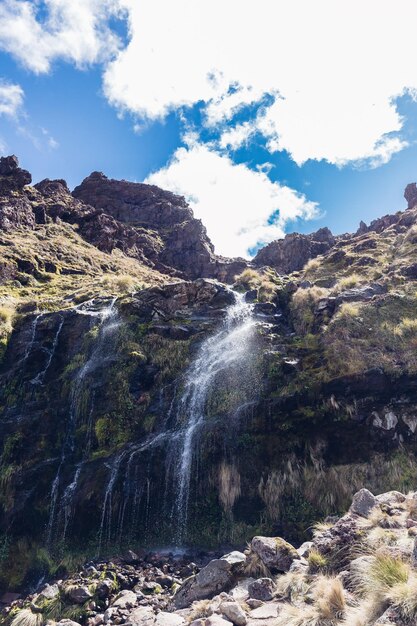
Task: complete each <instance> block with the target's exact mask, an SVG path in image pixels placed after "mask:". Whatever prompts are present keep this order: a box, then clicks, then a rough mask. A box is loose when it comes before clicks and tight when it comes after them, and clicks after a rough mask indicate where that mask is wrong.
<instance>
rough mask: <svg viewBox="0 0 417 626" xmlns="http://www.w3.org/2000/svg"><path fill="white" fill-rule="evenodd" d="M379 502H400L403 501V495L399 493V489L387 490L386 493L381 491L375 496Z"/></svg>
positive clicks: (390, 503)
mask: <svg viewBox="0 0 417 626" xmlns="http://www.w3.org/2000/svg"><path fill="white" fill-rule="evenodd" d="M375 497H376V499H377V501H378V502H379V504H389V505H390V506H393V505H394V504H401V503H402V502H405V499H406V497H405V495H404V494H403V493H400V492H399V491H387V492H386V493H381V494H379V495H378V496H375Z"/></svg>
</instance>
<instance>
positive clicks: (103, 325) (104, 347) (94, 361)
mask: <svg viewBox="0 0 417 626" xmlns="http://www.w3.org/2000/svg"><path fill="white" fill-rule="evenodd" d="M115 302H116V298H113V299H112V300H111V302H110V304H108V305H107V306H105V307H104V308H103V307H102V303H101V302H99V303H98V304H97V303H96V302H95V301H94V300H91V301H89V302H85V303H83V304H81V305H78V306H76V307H74V311H75V312H76V313H77V314H81V315H88V316H90V317H91V318H95V319H98V320H99V332H98V336H97V339H96V341H95V344H94V348H93V350H92V352H91V354H90V356H89V358H88V359H87V361H86V362H85V363H84V365H83V366H82V367H81V368H80V369H79V370H78V372H77V374H76V376H75V378H74V379H73V381H72V384H71V392H70V407H69V413H68V420H67V426H66V432H65V438H64V442H63V445H62V448H61V459H60V463H59V465H58V470H57V473H56V475H55V478H54V480H53V483H52V486H51V493H50V503H51V504H50V509H49V521H48V526H47V543H48V545H51V544H52V543H53V540H54V537H55V535H56V530H57V529H56V525H57V523H58V521H59V518H60V516H61V517H63V534H62V540H65V535H66V532H67V528H68V524H69V522H70V520H71V517H72V512H73V501H74V497H75V494H76V491H77V487H78V482H79V479H80V475H81V471H82V468H83V465H84V463H85V462H86V460H87V458H88V454H89V451H90V446H91V440H90V438H91V428H92V411H93V401H94V394H93V395H92V401H91V406H90V409H89V413H88V429H87V440H86V444H85V446H84V450H83V452H82V459H81V461H80V462H79V463H78V464H77V465H76V467H75V471H74V475H73V478H72V480H71V481H70V483H69V484H68V485H67V487H66V488H65V490H64V492H63V494H62V496H61V499H60V505H61V506H60V509H59V511H57V504H58V500H59V494H60V487H61V482H62V473H63V470H64V468H65V464H66V461H67V458H68V457H69V456H71V455H72V454H73V453H74V445H75V441H74V434H75V429H76V426H77V424H78V422H79V421H80V419H82V418H83V417H84V415H83V414H82V413H83V410H82V402H81V400H80V399H81V398H82V392H83V390H84V389H85V386H86V384H87V379H88V376H91V375H92V374H94V371H95V370H96V369H97V368H98V367H100V366H102V365H103V363H104V362H105V361H106V359H107V358H108V350H109V339H110V337H111V336H112V335H113V333H114V332H115V330H116V329H117V328H118V326H119V320H118V319H117V310H116V309H115V307H114V305H115ZM100 307H101V308H100ZM62 323H63V322H61V325H60V327H61V328H62ZM59 332H60V329H59ZM59 332H58V334H59ZM49 364H50V363H49ZM47 367H49V365H47Z"/></svg>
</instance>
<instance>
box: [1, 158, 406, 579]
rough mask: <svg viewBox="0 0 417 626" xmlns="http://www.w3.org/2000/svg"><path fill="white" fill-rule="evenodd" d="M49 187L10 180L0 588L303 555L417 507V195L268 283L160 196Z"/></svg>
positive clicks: (11, 166) (269, 261) (261, 263)
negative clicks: (381, 507)
mask: <svg viewBox="0 0 417 626" xmlns="http://www.w3.org/2000/svg"><path fill="white" fill-rule="evenodd" d="M29 183H30V175H29V174H28V173H27V172H25V171H24V170H21V169H19V168H18V164H17V162H16V159H15V158H13V157H9V158H7V159H2V160H1V161H0V225H1V233H0V238H1V243H2V247H1V250H2V256H1V265H0V299H1V301H0V305H1V309H0V322H1V327H0V333H1V340H2V345H3V350H2V359H1V364H0V411H1V417H0V440H1V443H2V449H1V457H0V483H1V486H2V489H1V494H0V504H1V516H0V532H1V545H2V550H1V555H2V556H1V559H2V560H1V563H0V581H1V585H2V587H4V588H10V589H18V588H21V587H22V586H23V587H24V586H27V585H29V584H31V583H33V582H36V580H37V579H38V578H40V577H41V576H42V575H43V574H44V573H45V572H46V571H51V570H54V568H56V567H61V569H62V568H65V567H66V568H70V567H71V565H70V564H71V559H73V558H74V555H76V554H79V555H81V557H83V556H86V555H94V554H96V555H97V554H98V553H100V554H102V555H103V554H110V553H115V552H116V553H117V552H118V551H120V550H122V549H124V548H126V547H137V546H139V545H147V546H156V545H159V546H160V545H172V544H177V545H178V544H179V543H181V544H182V545H194V546H196V545H204V546H214V547H218V545H219V544H222V543H223V544H224V543H227V544H232V545H242V544H243V542H244V541H245V540H247V539H248V538H250V537H251V536H253V535H254V534H269V533H275V534H282V535H283V536H286V537H287V538H288V539H290V540H291V541H300V540H302V539H303V538H304V537H305V533H306V530H307V529H308V527H309V526H310V525H311V524H312V523H313V522H314V521H316V520H318V519H320V518H324V517H326V516H327V515H329V514H337V513H342V512H343V511H344V510H345V509H346V508H347V506H349V503H350V500H351V497H352V495H353V493H354V492H355V491H357V490H358V489H360V488H362V487H364V486H366V487H367V488H369V489H371V490H372V491H374V492H383V491H388V490H391V489H399V490H402V491H404V490H405V491H407V490H408V489H413V488H415V484H416V482H417V462H416V457H415V453H416V436H417V435H416V431H417V418H416V415H417V376H416V367H417V359H416V348H417V283H416V281H417V272H416V267H417V250H416V245H415V244H416V241H417V234H416V233H417V207H416V206H415V203H414V201H413V197H414V198H415V194H414V195H413V190H414V191H415V187H413V186H411V187H409V188H408V192H407V195H408V202H409V205H410V206H409V208H408V209H407V210H406V211H404V212H400V213H397V214H395V215H392V216H387V217H384V218H381V220H376V221H375V222H373V223H372V224H371V225H370V226H369V227H367V226H365V225H364V224H362V225H361V227H360V229H359V231H358V232H357V233H355V234H352V235H343V236H338V237H333V235H331V233H330V234H329V231H325V232H324V235H323V232H322V233H321V234H319V235H317V234H314V235H311V236H303V235H297V236H292V237H291V236H290V237H289V238H288V239H287V240H286V243H285V240H284V242H282V241H281V242H275V243H274V244H270V246H267V247H266V248H265V250H267V251H268V252H267V254H266V253H265V255H262V251H261V252H260V253H258V255H257V258H256V259H255V260H254V262H253V263H251V264H248V263H247V262H245V261H242V260H233V259H222V258H219V257H216V256H215V255H214V253H213V250H212V247H211V244H210V242H209V240H208V239H207V235H206V233H205V230H204V228H203V227H202V226H201V224H200V223H199V222H198V221H197V220H194V218H193V216H192V212H191V210H190V209H189V208H188V207H187V206H186V204H185V203H184V200H183V199H181V198H178V197H177V196H173V194H170V193H168V192H164V191H162V190H158V189H157V188H155V187H150V186H147V185H141V184H137V183H127V182H126V181H112V180H109V179H107V178H106V177H105V176H103V175H102V174H97V173H93V174H92V175H91V176H90V177H88V178H87V179H86V180H85V181H84V182H83V183H82V184H81V185H80V187H78V188H77V190H75V191H74V195H72V194H71V193H70V192H69V190H68V188H67V186H66V184H65V183H64V182H63V181H42V182H41V183H39V184H38V185H36V186H35V187H30V186H29ZM322 235H323V236H324V239H325V240H326V241H325V245H324V247H323V246H321V247H320V246H318V247H317V245H316V244H317V243H320V241H321V240H323V236H322ZM292 242H295V244H294V246H292ZM300 242H301V243H300ZM303 242H304V243H303ZM306 242H307V243H306ZM321 243H323V241H321ZM283 250H284V252H285V254H284V252H283ZM299 250H302V255H301V257H300V258H298V260H297V255H298V251H299ZM277 251H278V252H277ZM318 252H319V253H320V254H317V253H318ZM275 254H276V255H277V256H274V255H275ZM312 256H314V257H315V258H314V259H313V258H312ZM282 259H286V263H287V269H286V271H288V272H290V273H285V272H284V269H283V267H282V266H281V265H280V263H282ZM300 265H301V269H298V270H296V269H294V268H295V267H300ZM219 278H220V279H222V280H224V281H227V282H228V283H229V285H230V284H232V286H233V288H234V291H231V289H230V286H229V285H224V284H222V283H220V282H218V279H219ZM213 279H217V280H213ZM245 293H246V295H244V294H245Z"/></svg>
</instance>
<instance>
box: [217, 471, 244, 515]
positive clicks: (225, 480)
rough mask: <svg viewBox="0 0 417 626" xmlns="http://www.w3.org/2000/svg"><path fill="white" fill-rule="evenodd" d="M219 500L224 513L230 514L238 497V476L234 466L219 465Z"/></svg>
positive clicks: (239, 490)
mask: <svg viewBox="0 0 417 626" xmlns="http://www.w3.org/2000/svg"><path fill="white" fill-rule="evenodd" d="M218 481H219V499H220V502H221V504H222V506H223V509H224V511H225V512H226V513H229V514H230V513H231V511H232V509H233V505H234V504H235V502H236V500H237V499H238V498H239V497H240V494H241V488H240V474H239V472H238V471H237V469H236V467H234V465H229V464H228V463H225V462H223V463H221V464H220V466H219V471H218Z"/></svg>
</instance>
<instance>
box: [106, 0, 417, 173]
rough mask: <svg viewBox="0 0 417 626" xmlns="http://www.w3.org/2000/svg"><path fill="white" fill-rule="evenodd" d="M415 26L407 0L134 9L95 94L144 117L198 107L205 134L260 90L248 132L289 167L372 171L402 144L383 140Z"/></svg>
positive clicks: (187, 3) (156, 3)
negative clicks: (285, 157)
mask: <svg viewBox="0 0 417 626" xmlns="http://www.w3.org/2000/svg"><path fill="white" fill-rule="evenodd" d="M416 18H417V5H416V3H415V1H414V0H398V2H397V3H396V4H395V6H394V5H393V3H392V2H391V1H390V0H378V1H377V0H369V2H363V1H362V0H340V2H334V0H315V1H314V2H311V0H292V2H284V1H277V0H257V1H256V2H255V0H228V2H226V3H225V2H224V1H223V0H210V1H208V0H204V1H201V2H193V1H192V0H170V1H169V2H166V1H164V0H141V2H136V3H135V2H132V3H131V4H130V8H129V26H130V35H131V39H130V43H129V45H128V46H127V47H125V48H124V49H122V50H120V51H119V52H118V54H117V55H116V57H115V59H114V60H113V61H111V62H110V63H109V64H108V65H107V67H106V70H105V74H104V90H105V94H106V95H107V97H108V99H109V100H110V102H111V103H112V104H114V105H115V106H116V107H118V108H119V109H120V110H124V111H130V112H132V113H134V114H136V115H139V116H145V117H147V118H149V119H156V118H161V117H164V116H165V115H166V114H167V113H168V112H169V111H170V110H172V109H177V108H178V107H181V106H192V105H194V104H196V103H198V102H203V103H205V104H206V124H207V125H208V126H211V127H215V126H217V127H219V126H221V125H222V124H224V123H226V122H227V121H228V120H231V119H232V117H233V116H234V115H235V114H236V112H237V111H238V110H239V108H240V107H241V106H243V105H245V104H246V105H247V104H250V103H254V102H257V101H260V100H261V98H262V97H263V96H264V95H265V94H269V95H270V96H273V100H274V101H273V103H272V104H270V106H267V107H266V109H265V111H264V112H263V114H262V115H260V116H259V117H258V118H257V120H256V123H255V130H256V131H257V132H261V133H262V134H263V135H264V136H265V137H266V139H267V141H268V146H269V149H270V150H271V151H275V150H286V151H288V153H289V154H290V155H291V156H292V158H293V159H294V160H295V161H296V162H297V163H298V164H299V165H301V164H302V163H304V162H305V161H307V160H308V159H315V160H321V159H325V160H327V161H328V162H330V163H334V164H336V165H338V166H343V165H346V164H349V163H356V162H360V163H362V164H363V162H364V161H366V160H368V161H369V165H370V166H375V165H378V164H381V163H385V162H386V161H387V160H389V158H390V157H391V155H392V154H394V153H395V152H397V151H399V150H401V149H402V148H403V147H404V146H405V145H406V143H405V142H404V141H402V140H401V137H400V136H397V137H396V138H395V137H392V134H393V133H395V134H397V135H398V133H399V132H400V131H401V128H402V124H403V120H402V119H401V117H400V115H399V114H398V112H397V110H396V105H395V100H396V98H397V97H398V96H400V95H401V94H402V93H404V90H405V89H407V90H408V91H409V93H410V94H411V95H412V96H414V97H415V89H417V73H416V72H415V63H414V57H415V54H414V40H415V32H414V31H415V27H414V25H415V22H416ZM246 138H247V135H245V134H242V141H243V140H245V139H246ZM232 139H233V141H232ZM237 139H238V138H237V136H236V135H235V136H234V137H231V136H230V134H229V135H228V140H229V141H231V144H230V145H231V146H233V147H236V145H237V143H236V142H237ZM225 142H226V138H225V139H224V140H223V144H224V143H225Z"/></svg>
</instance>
